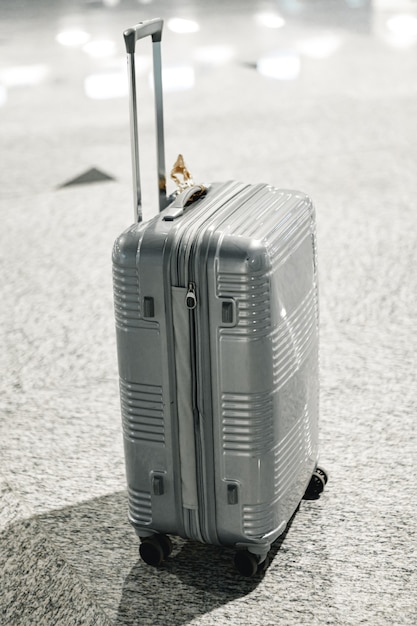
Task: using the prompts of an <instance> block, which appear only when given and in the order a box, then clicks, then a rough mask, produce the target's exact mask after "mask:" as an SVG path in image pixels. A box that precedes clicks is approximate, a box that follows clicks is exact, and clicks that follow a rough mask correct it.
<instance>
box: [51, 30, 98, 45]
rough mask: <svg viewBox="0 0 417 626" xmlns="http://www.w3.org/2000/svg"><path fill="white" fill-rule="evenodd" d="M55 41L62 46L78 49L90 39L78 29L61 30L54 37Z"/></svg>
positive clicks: (87, 34)
mask: <svg viewBox="0 0 417 626" xmlns="http://www.w3.org/2000/svg"><path fill="white" fill-rule="evenodd" d="M55 39H56V41H57V42H58V43H60V44H61V45H62V46H70V47H74V48H76V47H78V46H82V45H84V44H85V43H87V41H89V39H90V35H89V33H86V32H85V31H84V30H80V29H78V28H71V29H69V30H63V31H61V32H60V33H58V35H57V36H56V38H55Z"/></svg>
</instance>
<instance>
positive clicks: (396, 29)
mask: <svg viewBox="0 0 417 626" xmlns="http://www.w3.org/2000/svg"><path fill="white" fill-rule="evenodd" d="M387 29H388V31H389V32H390V34H391V35H393V36H394V37H395V39H396V42H397V43H398V44H399V45H401V44H403V45H409V44H410V43H414V42H416V41H417V17H415V16H414V15H394V16H393V17H390V18H389V19H388V20H387Z"/></svg>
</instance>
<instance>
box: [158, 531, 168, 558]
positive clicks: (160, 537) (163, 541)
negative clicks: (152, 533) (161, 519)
mask: <svg viewBox="0 0 417 626" xmlns="http://www.w3.org/2000/svg"><path fill="white" fill-rule="evenodd" d="M156 538H157V539H158V541H159V543H160V544H161V546H162V550H163V552H164V559H167V558H168V557H169V555H170V554H171V552H172V541H171V539H170V538H169V537H168V535H157V536H156Z"/></svg>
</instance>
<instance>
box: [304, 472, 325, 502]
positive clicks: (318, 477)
mask: <svg viewBox="0 0 417 626" xmlns="http://www.w3.org/2000/svg"><path fill="white" fill-rule="evenodd" d="M323 474H324V472H323ZM325 485H326V480H325V478H324V476H323V475H322V470H320V471H319V472H318V471H317V470H315V471H314V472H313V475H312V477H311V478H310V482H309V483H308V487H307V489H306V491H305V494H304V496H303V500H317V498H318V497H319V496H320V494H321V493H322V492H323V490H324V487H325Z"/></svg>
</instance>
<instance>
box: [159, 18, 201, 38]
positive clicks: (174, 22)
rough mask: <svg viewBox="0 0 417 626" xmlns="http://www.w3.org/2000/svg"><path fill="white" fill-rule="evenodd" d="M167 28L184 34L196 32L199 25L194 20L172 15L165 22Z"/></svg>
mask: <svg viewBox="0 0 417 626" xmlns="http://www.w3.org/2000/svg"><path fill="white" fill-rule="evenodd" d="M167 26H168V28H169V30H172V32H173V33H179V34H186V33H197V32H198V31H199V30H200V26H199V24H198V23H197V22H195V21H194V20H185V19H183V18H180V17H173V18H171V19H170V20H168V22H167Z"/></svg>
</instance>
